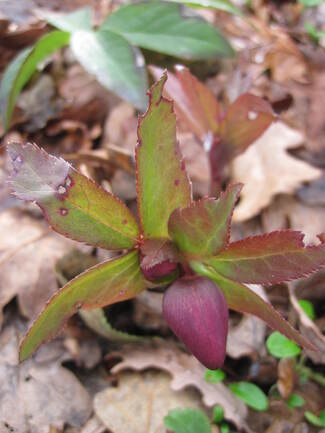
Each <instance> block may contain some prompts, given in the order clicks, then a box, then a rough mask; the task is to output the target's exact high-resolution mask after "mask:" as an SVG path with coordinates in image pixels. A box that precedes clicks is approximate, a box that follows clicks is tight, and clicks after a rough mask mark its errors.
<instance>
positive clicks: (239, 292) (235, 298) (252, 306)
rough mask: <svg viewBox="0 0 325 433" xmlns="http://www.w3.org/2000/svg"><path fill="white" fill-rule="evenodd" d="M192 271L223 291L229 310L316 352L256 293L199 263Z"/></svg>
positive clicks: (196, 263)
mask: <svg viewBox="0 0 325 433" xmlns="http://www.w3.org/2000/svg"><path fill="white" fill-rule="evenodd" d="M191 266H192V268H193V270H194V271H195V272H196V273H198V274H199V275H203V276H206V277H208V278H211V280H213V281H214V282H216V283H217V284H218V286H219V287H220V288H221V290H222V291H223V294H224V296H225V298H226V302H227V305H228V307H229V308H231V309H232V310H235V311H239V312H240V313H248V314H253V315H254V316H256V317H259V318H260V319H262V320H263V321H264V322H265V323H267V324H268V325H269V326H270V328H272V329H274V330H275V331H279V332H281V333H282V334H283V335H285V336H286V337H288V338H290V339H291V340H294V341H295V342H296V343H297V344H299V345H300V346H303V347H304V348H306V349H310V350H316V349H315V346H313V344H312V343H310V342H309V341H308V340H307V339H306V338H305V337H303V336H302V335H301V334H299V332H298V331H296V330H295V329H294V328H293V327H292V326H291V325H290V324H289V323H288V322H287V321H286V320H284V318H283V317H282V316H281V315H280V314H279V313H278V312H277V311H276V310H275V309H274V308H273V307H272V305H271V304H269V303H267V302H265V301H264V300H263V299H262V298H261V297H259V296H258V295H257V294H256V293H254V292H253V291H252V290H250V289H249V288H248V287H246V286H244V285H243V284H241V283H238V282H236V281H232V280H230V279H228V278H225V277H223V276H222V275H219V274H218V273H217V272H215V271H214V270H213V269H212V268H209V267H207V266H205V265H202V264H201V263H198V262H195V263H193V262H192V263H191Z"/></svg>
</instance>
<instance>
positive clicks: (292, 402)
mask: <svg viewBox="0 0 325 433" xmlns="http://www.w3.org/2000/svg"><path fill="white" fill-rule="evenodd" d="M305 403H306V402H305V399H304V398H303V397H301V395H298V394H291V395H290V396H289V398H288V400H287V405H288V406H289V407H290V408H291V409H295V408H298V407H303V406H304V405H305Z"/></svg>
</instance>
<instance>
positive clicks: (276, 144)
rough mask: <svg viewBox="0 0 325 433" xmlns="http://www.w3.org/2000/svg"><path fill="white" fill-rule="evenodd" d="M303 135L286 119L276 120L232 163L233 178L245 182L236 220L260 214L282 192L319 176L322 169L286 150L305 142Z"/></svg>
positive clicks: (289, 191) (286, 191)
mask: <svg viewBox="0 0 325 433" xmlns="http://www.w3.org/2000/svg"><path fill="white" fill-rule="evenodd" d="M303 140H304V137H303V135H302V134H301V133H300V132H298V131H296V130H293V129H291V128H289V127H288V126H286V125H285V124H284V123H282V122H277V123H275V124H273V125H272V126H271V127H270V128H269V129H268V130H267V131H266V132H265V134H264V135H263V136H262V137H261V138H259V139H258V140H257V141H256V142H255V143H254V144H253V145H252V146H250V147H249V149H247V151H246V152H245V153H244V154H243V155H241V156H239V157H237V158H236V159H235V160H234V162H233V163H232V178H233V180H234V181H236V182H241V183H243V184H244V188H243V190H242V194H241V200H240V203H239V205H238V206H237V207H236V209H235V212H234V221H245V220H247V219H249V218H251V217H253V216H255V215H257V214H258V213H259V212H260V211H261V209H263V208H264V207H266V206H267V205H268V204H270V203H271V201H272V199H273V197H274V196H275V195H276V194H280V193H292V192H294V191H295V189H296V188H298V186H300V185H301V184H302V183H303V182H308V181H312V180H315V179H317V178H318V177H320V175H321V171H320V170H319V169H316V168H314V167H312V166H310V165H309V164H307V163H305V162H303V161H299V160H298V159H296V158H293V157H292V156H290V155H289V154H288V153H287V152H286V150H287V149H292V148H295V147H297V146H299V145H301V144H302V143H303Z"/></svg>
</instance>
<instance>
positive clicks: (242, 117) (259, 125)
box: [218, 93, 275, 158]
mask: <svg viewBox="0 0 325 433" xmlns="http://www.w3.org/2000/svg"><path fill="white" fill-rule="evenodd" d="M274 120H275V116H274V114H273V112H272V108H271V106H270V104H269V103H268V102H267V101H265V100H264V99H262V98H260V97H258V96H255V95H251V94H249V93H244V94H243V95H241V96H239V98H237V99H236V101H235V102H234V103H233V104H231V105H230V107H228V109H227V112H226V115H225V118H224V120H223V121H222V122H221V124H220V129H219V132H218V135H219V136H220V139H221V142H222V143H224V144H225V146H226V147H227V149H228V152H229V157H230V158H233V157H235V156H236V155H238V154H240V153H241V152H244V151H245V150H246V149H247V147H248V146H249V145H250V144H252V143H253V142H254V141H255V140H257V139H258V138H259V137H260V136H261V135H262V134H263V132H265V131H266V129H267V128H268V127H269V126H270V125H271V123H272V122H273V121H274Z"/></svg>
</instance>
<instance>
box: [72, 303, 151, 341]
mask: <svg viewBox="0 0 325 433" xmlns="http://www.w3.org/2000/svg"><path fill="white" fill-rule="evenodd" d="M79 315H80V316H81V318H82V320H83V321H84V322H85V323H86V325H87V326H88V327H89V328H90V329H92V330H93V331H95V332H96V333H97V334H98V335H100V336H101V337H104V338H106V339H107V340H109V341H116V342H123V343H135V342H139V341H142V340H143V337H140V336H137V335H131V334H128V333H126V332H122V331H118V330H117V329H114V328H113V327H112V325H111V324H110V323H109V322H108V321H107V318H106V316H105V313H104V310H103V309H102V308H95V309H94V310H80V311H79Z"/></svg>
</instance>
